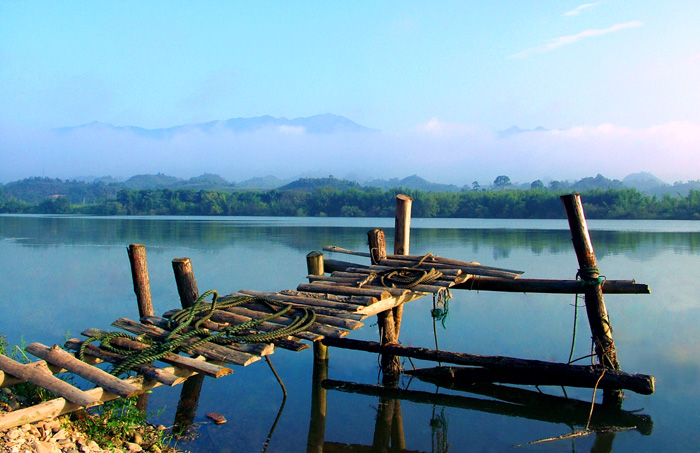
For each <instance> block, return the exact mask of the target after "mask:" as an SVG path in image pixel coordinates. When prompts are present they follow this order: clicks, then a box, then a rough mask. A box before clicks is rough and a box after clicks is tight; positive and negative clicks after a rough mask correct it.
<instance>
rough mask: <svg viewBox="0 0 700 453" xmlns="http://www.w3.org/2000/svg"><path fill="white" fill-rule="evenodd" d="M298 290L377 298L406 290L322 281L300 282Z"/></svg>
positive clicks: (394, 294) (380, 298) (399, 293)
mask: <svg viewBox="0 0 700 453" xmlns="http://www.w3.org/2000/svg"><path fill="white" fill-rule="evenodd" d="M297 290H298V291H309V292H312V293H327V294H335V295H340V296H367V297H376V298H377V299H379V300H382V299H388V298H389V297H392V296H398V295H401V294H404V293H405V292H407V291H408V290H406V289H402V288H384V287H381V288H351V287H348V286H333V285H326V284H323V283H301V284H300V285H299V286H297Z"/></svg>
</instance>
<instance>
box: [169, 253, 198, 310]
mask: <svg viewBox="0 0 700 453" xmlns="http://www.w3.org/2000/svg"><path fill="white" fill-rule="evenodd" d="M173 272H175V283H176V284H177V293H178V294H179V295H180V304H181V305H182V308H187V307H191V306H192V305H194V303H195V301H196V300H197V298H199V290H198V289H197V280H195V278H194V272H193V271H192V263H191V262H190V259H189V258H175V259H174V260H173Z"/></svg>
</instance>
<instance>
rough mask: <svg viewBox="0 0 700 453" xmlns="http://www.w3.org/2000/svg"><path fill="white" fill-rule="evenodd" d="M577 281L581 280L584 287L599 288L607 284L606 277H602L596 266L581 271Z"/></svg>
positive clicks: (577, 275) (583, 268) (578, 273)
mask: <svg viewBox="0 0 700 453" xmlns="http://www.w3.org/2000/svg"><path fill="white" fill-rule="evenodd" d="M576 280H580V281H581V285H582V286H598V285H602V284H603V283H605V277H604V276H600V271H599V270H598V268H597V267H596V266H591V267H582V268H581V269H579V270H578V272H577V273H576Z"/></svg>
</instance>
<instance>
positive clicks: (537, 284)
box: [452, 276, 651, 294]
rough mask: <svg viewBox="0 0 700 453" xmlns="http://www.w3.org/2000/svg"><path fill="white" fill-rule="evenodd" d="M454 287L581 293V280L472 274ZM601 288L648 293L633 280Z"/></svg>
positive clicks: (610, 282)
mask: <svg viewBox="0 0 700 453" xmlns="http://www.w3.org/2000/svg"><path fill="white" fill-rule="evenodd" d="M452 288H454V289H466V290H473V291H500V292H511V293H544V294H582V293H584V285H583V282H582V281H581V280H545V279H528V278H518V279H516V280H512V279H507V278H498V277H481V276H473V277H471V278H469V279H467V281H466V282H464V283H458V284H456V285H454V286H453V287H452ZM601 289H602V290H603V293H604V294H650V293H651V291H650V290H649V285H646V284H642V283H635V281H634V280H605V282H604V283H603V284H602V286H601Z"/></svg>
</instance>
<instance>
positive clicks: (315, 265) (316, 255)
mask: <svg viewBox="0 0 700 453" xmlns="http://www.w3.org/2000/svg"><path fill="white" fill-rule="evenodd" d="M306 269H307V271H308V273H309V274H310V275H323V253H321V252H316V251H314V252H309V253H308V254H307V255H306Z"/></svg>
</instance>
